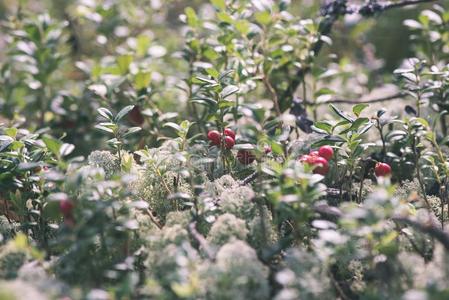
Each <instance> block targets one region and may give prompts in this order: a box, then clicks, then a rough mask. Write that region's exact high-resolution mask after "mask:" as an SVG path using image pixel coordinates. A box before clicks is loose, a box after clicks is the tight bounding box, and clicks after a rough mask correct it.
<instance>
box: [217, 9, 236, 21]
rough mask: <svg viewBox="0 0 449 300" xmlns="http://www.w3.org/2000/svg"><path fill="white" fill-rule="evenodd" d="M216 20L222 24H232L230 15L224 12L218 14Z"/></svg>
mask: <svg viewBox="0 0 449 300" xmlns="http://www.w3.org/2000/svg"><path fill="white" fill-rule="evenodd" d="M217 18H218V20H220V21H221V22H224V23H229V24H232V23H233V22H234V20H233V19H232V17H231V16H230V15H228V14H227V13H225V12H224V11H220V12H218V13H217Z"/></svg>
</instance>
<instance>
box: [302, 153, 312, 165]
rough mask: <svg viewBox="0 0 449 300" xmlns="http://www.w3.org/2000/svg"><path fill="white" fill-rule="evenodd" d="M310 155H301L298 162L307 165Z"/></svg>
mask: <svg viewBox="0 0 449 300" xmlns="http://www.w3.org/2000/svg"><path fill="white" fill-rule="evenodd" d="M310 157H311V156H310V155H308V154H304V155H301V156H300V157H299V161H300V162H305V163H308V162H309V159H310Z"/></svg>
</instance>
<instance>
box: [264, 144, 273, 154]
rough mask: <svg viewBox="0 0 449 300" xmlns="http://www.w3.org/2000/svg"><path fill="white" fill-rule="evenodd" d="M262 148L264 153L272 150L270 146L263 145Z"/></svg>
mask: <svg viewBox="0 0 449 300" xmlns="http://www.w3.org/2000/svg"><path fill="white" fill-rule="evenodd" d="M263 150H264V151H265V154H268V153H271V151H273V150H272V149H271V147H270V146H265V147H264V148H263Z"/></svg>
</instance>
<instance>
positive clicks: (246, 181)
mask: <svg viewBox="0 0 449 300" xmlns="http://www.w3.org/2000/svg"><path fill="white" fill-rule="evenodd" d="M258 176H259V173H258V172H257V171H254V172H253V173H251V174H250V175H249V176H248V177H246V178H245V179H243V180H242V181H241V182H240V185H248V184H250V183H251V182H253V181H254V180H256V178H257V177H258Z"/></svg>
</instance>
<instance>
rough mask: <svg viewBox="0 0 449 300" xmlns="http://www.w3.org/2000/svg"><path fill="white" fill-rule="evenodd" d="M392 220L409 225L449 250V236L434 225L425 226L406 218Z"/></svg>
mask: <svg viewBox="0 0 449 300" xmlns="http://www.w3.org/2000/svg"><path fill="white" fill-rule="evenodd" d="M392 219H393V221H395V222H398V223H402V224H406V225H409V226H411V227H413V228H415V229H417V230H419V231H422V232H424V233H427V234H429V235H430V236H432V237H434V238H435V239H437V240H438V241H439V242H440V243H441V244H443V246H444V248H446V250H449V234H448V233H447V232H445V231H443V230H441V229H439V228H438V227H436V226H434V225H433V224H424V223H420V222H417V221H414V220H411V219H409V218H404V217H393V218H392Z"/></svg>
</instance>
